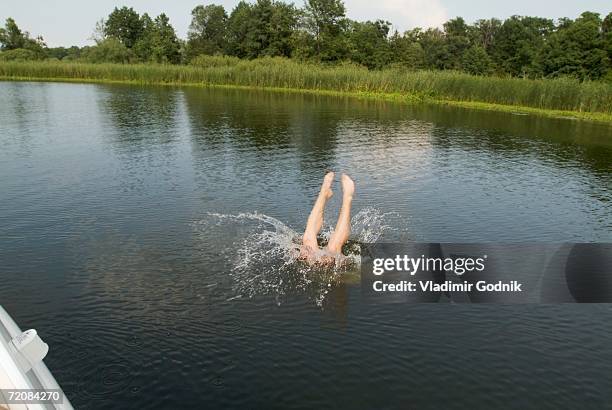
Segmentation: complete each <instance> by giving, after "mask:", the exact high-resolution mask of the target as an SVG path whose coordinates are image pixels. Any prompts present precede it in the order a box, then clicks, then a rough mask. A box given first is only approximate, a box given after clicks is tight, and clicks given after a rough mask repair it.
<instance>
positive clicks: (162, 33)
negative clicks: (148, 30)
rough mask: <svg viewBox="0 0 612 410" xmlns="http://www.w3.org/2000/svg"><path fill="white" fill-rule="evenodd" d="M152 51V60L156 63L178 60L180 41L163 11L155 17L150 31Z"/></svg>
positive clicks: (174, 62) (179, 56)
mask: <svg viewBox="0 0 612 410" xmlns="http://www.w3.org/2000/svg"><path fill="white" fill-rule="evenodd" d="M152 45H153V48H152V53H151V57H152V59H153V61H156V62H158V63H172V64H176V63H179V62H180V59H181V54H180V43H179V40H178V38H177V36H176V32H175V31H174V27H172V25H171V24H170V19H169V18H168V16H166V15H165V14H164V13H162V14H160V15H159V16H157V17H155V21H154V24H153V32H152Z"/></svg>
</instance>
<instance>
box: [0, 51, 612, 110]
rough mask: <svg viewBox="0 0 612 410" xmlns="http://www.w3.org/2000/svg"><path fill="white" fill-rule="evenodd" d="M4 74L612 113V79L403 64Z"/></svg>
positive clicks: (221, 62) (257, 64) (200, 63)
mask: <svg viewBox="0 0 612 410" xmlns="http://www.w3.org/2000/svg"><path fill="white" fill-rule="evenodd" d="M0 78H4V79H32V80H37V79H38V80H40V79H44V80H54V79H55V80H64V81H66V80H74V81H78V80H85V81H115V82H132V83H142V84H192V85H193V84H199V85H233V86H246V87H261V88H270V87H273V88H283V89H299V90H311V91H328V92H339V93H351V94H388V95H395V96H397V97H400V98H407V99H408V98H411V99H419V100H435V101H457V102H478V103H488V104H499V105H507V106H522V107H530V108H534V109H541V110H555V111H574V112H584V113H603V114H612V84H609V83H604V82H579V81H577V80H574V79H569V78H560V79H542V80H526V79H518V78H501V77H480V76H472V75H469V74H464V73H458V72H452V71H408V70H404V69H401V68H389V69H385V70H381V71H370V70H367V69H365V68H363V67H360V66H355V65H350V64H349V65H337V66H324V65H317V64H307V63H299V62H297V61H293V60H288V59H282V58H265V59H258V60H250V61H249V60H239V59H236V58H231V57H201V58H198V59H196V60H195V61H194V62H193V63H192V64H191V65H187V66H185V65H183V66H180V65H157V64H88V63H71V62H61V61H40V62H35V61H28V62H0Z"/></svg>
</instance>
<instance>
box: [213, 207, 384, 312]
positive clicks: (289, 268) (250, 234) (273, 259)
mask: <svg viewBox="0 0 612 410" xmlns="http://www.w3.org/2000/svg"><path fill="white" fill-rule="evenodd" d="M390 215H391V214H385V213H381V212H380V211H378V210H377V209H374V208H366V209H363V210H361V211H359V212H358V213H356V214H355V215H354V216H353V218H352V219H351V229H352V235H351V239H350V240H349V243H347V245H346V246H345V248H344V254H345V257H344V258H343V259H342V261H341V262H342V263H339V261H338V263H336V265H335V266H332V267H327V268H325V267H322V266H311V265H308V264H306V263H304V262H302V261H300V260H298V256H299V253H300V244H301V233H298V232H296V231H295V230H293V229H292V228H290V227H289V226H287V225H285V224H284V223H283V222H281V221H279V220H278V219H276V218H273V217H271V216H268V215H265V214H261V213H258V212H253V213H240V214H237V215H228V214H218V213H210V214H209V216H210V217H212V218H213V220H214V223H215V224H216V225H217V226H219V225H222V224H226V223H229V224H240V225H241V231H243V230H244V229H245V228H246V232H247V233H246V235H245V236H243V238H242V239H241V240H238V241H236V242H235V248H234V249H233V250H232V252H230V253H228V254H229V255H234V256H233V257H231V256H230V257H231V258H232V260H231V265H232V269H231V273H230V276H231V278H232V288H233V291H234V293H235V295H234V296H233V297H231V298H230V300H235V299H239V298H241V297H253V296H256V295H271V296H274V297H275V298H276V302H277V303H278V304H281V303H282V301H283V300H284V299H285V298H286V297H287V296H289V295H296V294H302V295H306V296H307V297H308V298H310V299H311V300H313V301H314V302H315V303H316V304H317V305H319V306H321V305H322V303H323V300H324V299H325V296H326V295H327V293H328V292H329V290H330V289H331V288H332V287H333V286H334V285H335V284H336V283H337V282H338V281H339V280H340V277H341V275H342V274H343V273H346V272H347V271H354V270H356V269H358V267H359V263H360V256H359V251H360V248H359V243H366V242H367V243H372V242H376V241H378V240H379V239H380V238H381V237H383V235H384V234H385V233H386V232H390V231H392V230H393V229H392V228H391V227H390V226H389V225H388V224H387V223H386V220H387V217H388V216H390ZM332 233H333V228H332V227H326V228H325V229H323V231H322V233H321V239H322V242H323V243H325V242H327V240H329V237H330V236H331V234H332Z"/></svg>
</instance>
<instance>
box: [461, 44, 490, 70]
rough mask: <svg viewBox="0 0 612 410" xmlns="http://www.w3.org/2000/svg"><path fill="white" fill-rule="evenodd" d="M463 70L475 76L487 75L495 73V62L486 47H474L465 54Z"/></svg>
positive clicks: (462, 62) (462, 61)
mask: <svg viewBox="0 0 612 410" xmlns="http://www.w3.org/2000/svg"><path fill="white" fill-rule="evenodd" d="M461 68H462V70H463V71H465V72H467V73H470V74H473V75H487V74H491V72H492V71H493V61H492V60H491V57H489V55H488V54H487V51H486V50H485V49H484V47H482V46H480V45H474V46H472V47H470V48H469V49H467V50H466V52H465V53H464V54H463V57H462V60H461Z"/></svg>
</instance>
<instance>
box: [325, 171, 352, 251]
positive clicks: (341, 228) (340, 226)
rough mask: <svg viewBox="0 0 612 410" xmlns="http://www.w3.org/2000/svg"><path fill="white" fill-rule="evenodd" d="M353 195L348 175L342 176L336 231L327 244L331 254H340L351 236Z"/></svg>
mask: <svg viewBox="0 0 612 410" xmlns="http://www.w3.org/2000/svg"><path fill="white" fill-rule="evenodd" d="M354 193H355V183H354V182H353V180H352V179H351V178H350V177H349V176H348V175H346V174H342V207H341V208H340V215H338V222H337V223H336V229H335V230H334V233H333V234H332V236H331V238H329V243H328V244H327V250H329V251H330V252H332V253H340V252H341V251H342V246H343V245H344V244H345V243H346V241H347V240H348V238H349V236H350V235H351V204H352V202H353V194H354Z"/></svg>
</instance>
